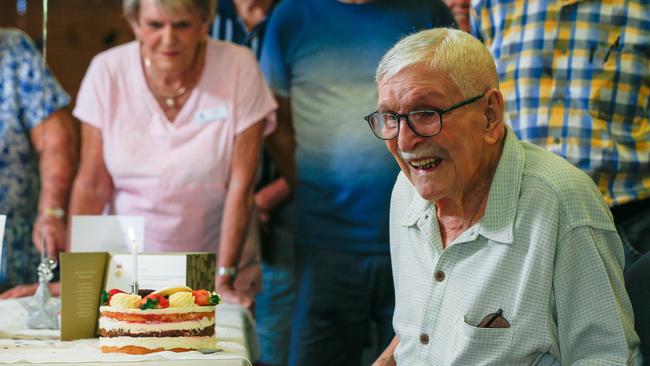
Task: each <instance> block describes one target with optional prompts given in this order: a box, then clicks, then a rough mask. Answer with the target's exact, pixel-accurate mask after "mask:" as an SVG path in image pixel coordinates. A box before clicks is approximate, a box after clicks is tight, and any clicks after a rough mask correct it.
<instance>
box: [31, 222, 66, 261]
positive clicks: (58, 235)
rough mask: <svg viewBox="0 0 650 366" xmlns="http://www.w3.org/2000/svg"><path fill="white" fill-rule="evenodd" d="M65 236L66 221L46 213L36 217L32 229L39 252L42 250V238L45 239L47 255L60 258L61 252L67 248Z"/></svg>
mask: <svg viewBox="0 0 650 366" xmlns="http://www.w3.org/2000/svg"><path fill="white" fill-rule="evenodd" d="M41 235H42V236H43V238H42V237H41ZM65 236H66V231H65V222H64V221H63V220H61V219H59V218H56V217H52V216H46V215H39V216H38V218H37V219H36V222H35V223H34V229H33V230H32V241H33V242H34V246H35V247H36V249H37V250H38V251H39V252H40V250H41V240H42V239H45V248H46V251H45V252H46V253H47V256H48V257H50V258H54V259H56V258H58V255H59V252H62V251H64V250H65Z"/></svg>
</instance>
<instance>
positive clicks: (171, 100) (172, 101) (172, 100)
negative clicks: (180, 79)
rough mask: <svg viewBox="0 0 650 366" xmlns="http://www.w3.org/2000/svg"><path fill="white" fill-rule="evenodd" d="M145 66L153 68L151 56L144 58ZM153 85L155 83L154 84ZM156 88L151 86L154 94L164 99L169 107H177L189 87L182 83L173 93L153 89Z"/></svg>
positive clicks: (148, 68) (149, 68)
mask: <svg viewBox="0 0 650 366" xmlns="http://www.w3.org/2000/svg"><path fill="white" fill-rule="evenodd" d="M144 66H145V68H146V69H147V70H151V60H150V59H149V58H145V59H144ZM152 85H153V84H152ZM153 89H154V88H151V91H152V93H153V94H154V96H155V97H156V98H158V99H162V100H163V102H164V103H165V105H166V106H167V107H169V108H175V107H177V104H178V103H177V100H178V99H179V98H180V97H182V96H183V95H185V94H186V93H187V91H188V90H190V89H189V88H187V87H186V86H185V85H181V86H180V87H179V88H178V89H176V92H175V93H174V94H172V95H162V94H160V93H157V92H155V91H154V90H153Z"/></svg>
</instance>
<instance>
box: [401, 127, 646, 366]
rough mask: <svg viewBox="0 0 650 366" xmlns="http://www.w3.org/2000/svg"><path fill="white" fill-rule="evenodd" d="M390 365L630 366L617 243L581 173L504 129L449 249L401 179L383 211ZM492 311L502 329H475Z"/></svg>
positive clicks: (427, 207) (635, 341)
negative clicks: (390, 294) (390, 300)
mask: <svg viewBox="0 0 650 366" xmlns="http://www.w3.org/2000/svg"><path fill="white" fill-rule="evenodd" d="M390 240H391V256H392V261H393V276H394V278H395V292H396V309H395V314H394V317H393V326H394V328H395V332H396V333H397V336H398V337H399V340H400V343H399V345H398V347H397V349H396V352H395V358H396V360H397V363H398V365H400V366H405V365H406V366H408V365H499V366H502V365H560V364H561V365H640V364H641V355H640V352H639V338H638V336H637V335H636V333H635V331H634V322H633V314H632V308H631V306H630V301H629V299H628V297H627V293H626V292H625V287H624V284H623V275H622V265H623V248H622V246H621V242H620V239H619V237H618V235H617V234H616V230H615V228H614V224H613V222H612V218H611V215H610V213H609V210H608V209H607V206H606V205H605V203H604V201H603V199H602V197H601V195H600V193H599V192H598V189H597V188H596V186H595V185H594V184H593V182H592V181H591V180H590V179H589V177H588V176H587V175H585V174H584V173H582V172H580V171H579V170H578V169H576V168H575V167H573V166H572V165H571V164H569V163H568V162H567V161H565V160H564V159H562V158H559V157H557V156H555V155H553V154H551V153H550V152H548V151H546V150H543V149H542V148H539V147H536V146H535V145H531V144H528V143H525V142H520V141H518V140H517V138H516V137H515V135H514V133H513V132H512V130H511V129H508V133H507V136H506V142H505V146H504V149H503V154H502V156H501V160H500V162H499V165H498V168H497V171H496V174H495V177H494V179H493V182H492V186H491V188H490V193H489V198H488V204H487V209H486V212H485V215H484V216H483V217H482V218H481V220H480V221H479V222H478V223H477V224H475V225H474V226H473V227H471V228H469V229H468V230H466V231H465V232H464V233H463V234H462V235H461V236H459V237H458V238H457V239H456V240H455V241H454V242H453V243H452V245H450V246H449V247H447V249H445V250H443V249H442V241H441V238H440V232H439V228H438V221H437V219H436V208H435V205H434V204H432V203H430V202H428V201H426V200H424V199H423V198H421V197H420V196H419V195H418V194H417V191H416V190H415V189H414V187H413V186H412V185H411V183H410V182H409V181H408V179H407V178H406V177H405V176H404V175H403V174H400V175H399V177H398V180H397V183H396V184H395V188H394V191H393V196H392V201H391V213H390ZM497 309H502V310H503V316H504V317H505V318H506V320H507V321H508V322H509V323H510V328H478V327H477V324H478V323H479V322H480V321H481V320H482V319H483V318H484V317H485V316H486V315H488V314H490V313H494V312H496V311H497Z"/></svg>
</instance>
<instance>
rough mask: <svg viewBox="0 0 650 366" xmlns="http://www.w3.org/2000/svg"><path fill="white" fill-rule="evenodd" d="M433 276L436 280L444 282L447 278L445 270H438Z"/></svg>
mask: <svg viewBox="0 0 650 366" xmlns="http://www.w3.org/2000/svg"><path fill="white" fill-rule="evenodd" d="M433 277H434V278H435V279H436V281H438V282H442V281H443V280H444V279H445V272H443V271H436V273H435V274H434V275H433Z"/></svg>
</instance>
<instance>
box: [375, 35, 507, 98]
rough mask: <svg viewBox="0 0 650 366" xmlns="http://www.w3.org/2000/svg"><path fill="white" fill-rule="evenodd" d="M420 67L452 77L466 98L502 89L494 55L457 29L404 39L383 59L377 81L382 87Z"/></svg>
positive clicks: (378, 69)
mask: <svg viewBox="0 0 650 366" xmlns="http://www.w3.org/2000/svg"><path fill="white" fill-rule="evenodd" d="M417 65H423V66H425V67H426V68H427V69H428V70H430V71H439V72H443V73H445V74H447V75H449V77H450V78H451V80H452V81H453V82H454V83H455V84H456V86H457V87H458V89H459V90H460V92H461V93H462V94H463V97H465V98H471V97H473V96H476V95H480V94H482V93H484V92H485V91H486V90H488V89H490V88H498V87H499V77H498V75H497V70H496V66H495V64H494V59H493V58H492V55H490V51H488V49H487V48H486V47H485V46H484V45H483V44H482V43H481V42H480V41H479V40H478V39H476V38H474V37H473V36H472V35H470V34H468V33H466V32H463V31H460V30H457V29H451V28H434V29H429V30H425V31H422V32H419V33H415V34H412V35H410V36H408V37H406V38H404V39H402V40H401V41H399V42H398V43H397V44H395V46H393V48H391V49H390V51H388V53H386V54H385V55H384V57H383V58H382V59H381V62H380V63H379V66H378V67H377V73H376V75H375V78H376V80H377V83H379V82H381V81H382V80H385V79H390V78H391V77H393V76H395V75H396V74H397V73H399V72H400V71H402V70H403V69H406V68H409V67H413V66H417Z"/></svg>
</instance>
